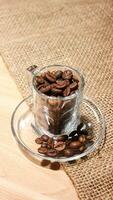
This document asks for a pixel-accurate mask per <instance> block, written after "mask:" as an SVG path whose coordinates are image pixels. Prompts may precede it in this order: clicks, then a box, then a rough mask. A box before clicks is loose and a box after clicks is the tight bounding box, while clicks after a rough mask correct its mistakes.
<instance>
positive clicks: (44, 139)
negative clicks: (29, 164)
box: [41, 134, 49, 142]
mask: <svg viewBox="0 0 113 200" xmlns="http://www.w3.org/2000/svg"><path fill="white" fill-rule="evenodd" d="M41 139H42V140H43V141H44V142H47V141H48V140H49V136H48V135H45V134H44V135H42V136H41Z"/></svg>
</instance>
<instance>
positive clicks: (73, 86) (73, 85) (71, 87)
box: [69, 82, 78, 91]
mask: <svg viewBox="0 0 113 200" xmlns="http://www.w3.org/2000/svg"><path fill="white" fill-rule="evenodd" d="M69 87H70V89H71V91H72V90H76V89H77V88H78V84H77V83H76V82H74V83H71V84H70V86H69Z"/></svg>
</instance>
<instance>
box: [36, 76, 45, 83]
mask: <svg viewBox="0 0 113 200" xmlns="http://www.w3.org/2000/svg"><path fill="white" fill-rule="evenodd" d="M35 79H36V81H37V82H38V83H39V84H42V83H44V79H43V78H42V77H41V76H36V77H35Z"/></svg>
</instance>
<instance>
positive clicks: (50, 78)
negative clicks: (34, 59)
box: [46, 72, 56, 83]
mask: <svg viewBox="0 0 113 200" xmlns="http://www.w3.org/2000/svg"><path fill="white" fill-rule="evenodd" d="M46 79H47V80H48V81H49V82H50V83H54V82H55V81H56V78H55V76H54V75H53V74H52V73H51V72H47V73H46Z"/></svg>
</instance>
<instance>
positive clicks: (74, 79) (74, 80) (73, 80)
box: [71, 76, 79, 83]
mask: <svg viewBox="0 0 113 200" xmlns="http://www.w3.org/2000/svg"><path fill="white" fill-rule="evenodd" d="M71 81H72V83H74V82H76V83H78V82H79V80H78V79H77V78H76V77H74V76H73V78H72V80H71Z"/></svg>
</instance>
